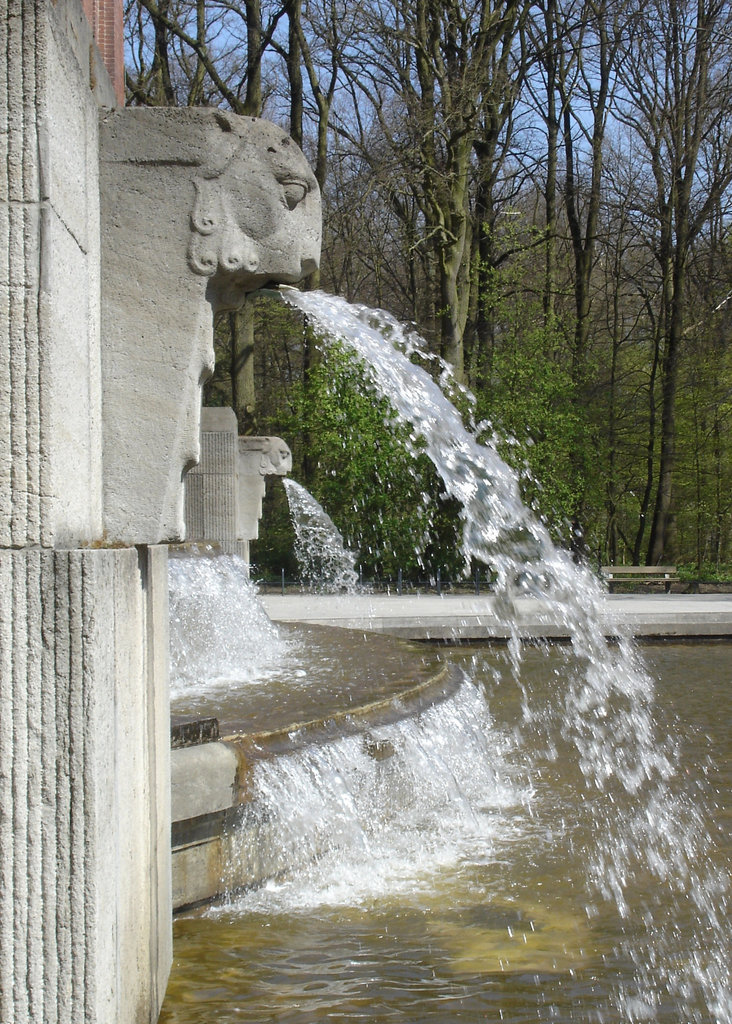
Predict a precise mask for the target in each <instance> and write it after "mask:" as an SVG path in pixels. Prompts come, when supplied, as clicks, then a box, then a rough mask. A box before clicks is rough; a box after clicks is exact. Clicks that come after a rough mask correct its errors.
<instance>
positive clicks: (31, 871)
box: [0, 0, 320, 1024]
mask: <svg viewBox="0 0 732 1024" xmlns="http://www.w3.org/2000/svg"><path fill="white" fill-rule="evenodd" d="M114 104H115V93H114V90H113V88H112V85H111V82H110V80H109V76H108V75H107V72H106V69H105V67H104V64H103V62H102V60H101V58H100V55H99V52H98V50H97V48H96V46H95V43H94V40H93V37H92V34H91V30H90V28H89V24H88V22H87V20H86V18H85V16H84V11H83V7H82V4H81V0H8V2H7V3H6V4H4V5H3V9H2V11H1V12H0V150H1V151H2V159H0V1021H2V1024H31V1022H32V1024H37V1022H43V1024H81V1022H84V1024H141V1022H151V1021H155V1020H156V1019H157V1016H158V1011H159V1007H160V1004H161V1001H162V998H163V995H164V991H165V985H166V980H167V974H168V970H169V965H170V961H171V877H170V764H169V743H170V732H169V706H168V609H167V572H166V569H167V547H166V544H167V542H168V541H177V540H181V539H182V537H183V487H182V477H183V474H184V472H185V471H186V469H188V468H190V466H191V465H193V464H194V463H195V461H196V460H197V458H198V451H199V413H200V388H201V381H202V380H203V379H205V375H206V373H207V372H209V370H210V362H211V359H212V337H213V326H212V312H213V311H215V310H219V309H226V308H230V307H236V305H237V303H239V304H240V303H241V301H242V296H243V295H244V294H245V293H246V292H247V291H250V290H253V289H255V288H257V287H259V286H261V285H262V284H265V283H267V282H269V281H272V280H274V281H282V282H288V283H289V282H294V281H297V280H299V279H300V277H301V276H302V275H303V274H304V273H308V272H310V270H312V269H313V268H314V267H315V266H317V259H318V255H319V240H320V215H319V196H318V191H317V185H316V184H315V181H314V179H313V177H312V173H311V172H310V170H309V168H308V167H307V165H306V163H305V161H304V158H303V157H302V154H301V153H300V152H299V150H297V147H296V146H294V144H291V142H290V140H289V139H288V138H286V137H285V136H284V133H282V131H281V130H279V129H277V128H275V126H273V125H268V124H267V123H266V122H257V121H255V120H254V119H243V118H240V119H236V118H233V117H230V116H229V115H225V114H219V113H218V112H216V111H201V110H199V111H170V110H168V111H133V110H129V111H127V110H115V109H114ZM100 108H102V112H101V116H100ZM242 182H246V184H244V185H242V184H241V183H242Z"/></svg>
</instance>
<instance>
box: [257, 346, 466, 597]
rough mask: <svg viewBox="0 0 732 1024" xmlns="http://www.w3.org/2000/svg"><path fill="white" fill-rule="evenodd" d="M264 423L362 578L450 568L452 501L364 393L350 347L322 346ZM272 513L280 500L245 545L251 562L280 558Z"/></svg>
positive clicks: (454, 552)
mask: <svg viewBox="0 0 732 1024" xmlns="http://www.w3.org/2000/svg"><path fill="white" fill-rule="evenodd" d="M268 426H269V428H270V429H271V430H272V432H276V433H278V434H281V436H283V437H284V438H286V439H287V440H288V442H289V443H290V445H291V447H292V450H293V455H294V466H293V474H292V475H293V477H294V478H295V479H297V480H298V481H300V482H301V483H303V485H304V486H306V487H307V489H308V490H309V491H310V492H311V493H312V495H313V496H314V497H315V498H316V499H317V500H318V501H319V502H320V503H321V505H322V506H323V508H324V509H325V510H326V511H327V512H328V514H329V515H330V516H331V518H332V519H333V522H334V523H335V524H336V526H337V527H338V529H339V530H340V532H341V533H342V535H343V538H344V541H345V543H346V545H347V546H348V547H349V548H350V549H351V550H354V551H357V552H358V561H359V563H360V564H361V566H362V567H363V571H364V575H365V576H366V577H371V576H386V577H395V576H396V574H397V571H398V570H399V569H400V568H401V569H402V570H403V571H404V573H405V574H410V573H415V572H417V571H418V570H419V569H420V568H421V567H422V566H424V568H425V569H426V570H427V571H430V572H432V573H434V572H435V571H436V569H437V568H440V569H442V570H443V572H444V571H445V570H447V571H448V572H450V573H451V574H453V573H455V572H456V571H457V570H458V568H459V565H460V559H459V555H458V515H457V509H456V508H455V506H454V503H452V502H449V501H445V500H443V499H442V498H441V492H442V488H441V485H440V483H439V481H438V480H437V477H436V474H435V471H434V469H433V467H432V464H431V463H430V462H429V460H428V459H427V458H426V456H424V455H423V454H421V453H419V452H414V451H413V450H412V447H411V445H410V442H409V429H408V427H406V426H405V425H403V424H400V423H398V422H397V421H396V420H395V415H394V411H393V409H392V408H391V406H390V404H389V403H388V402H387V401H386V400H385V399H383V398H380V397H378V396H377V395H376V394H375V393H374V391H373V388H372V387H371V386H370V384H369V382H368V377H367V374H366V372H365V371H364V368H363V367H362V366H361V365H360V363H359V362H358V360H357V359H356V358H355V357H354V356H353V355H351V354H350V353H349V352H347V351H345V350H344V349H343V348H341V347H340V346H338V345H331V346H329V348H328V350H327V352H326V353H325V354H324V355H323V356H322V357H321V358H319V359H318V360H317V361H316V362H315V363H314V364H313V365H312V366H311V367H310V369H309V371H308V372H307V374H306V375H305V377H304V378H303V379H302V380H299V381H295V382H293V384H292V387H291V389H290V391H289V396H288V405H287V408H282V409H280V411H279V413H278V415H277V417H276V418H275V419H271V420H270V421H269V422H268ZM270 517H271V518H270ZM282 518H283V513H282V507H281V503H280V506H279V507H278V506H277V504H276V503H275V502H274V501H273V503H272V505H271V506H269V508H268V512H267V516H266V517H265V519H264V522H263V525H262V541H260V542H259V543H258V545H257V548H256V552H255V560H256V562H257V564H258V566H259V567H260V568H261V569H269V570H270V571H274V570H276V569H277V566H278V565H283V564H285V562H284V560H283V559H284V556H285V547H286V545H287V544H291V534H288V532H287V531H286V530H285V529H284V527H283V522H282ZM288 550H289V549H288Z"/></svg>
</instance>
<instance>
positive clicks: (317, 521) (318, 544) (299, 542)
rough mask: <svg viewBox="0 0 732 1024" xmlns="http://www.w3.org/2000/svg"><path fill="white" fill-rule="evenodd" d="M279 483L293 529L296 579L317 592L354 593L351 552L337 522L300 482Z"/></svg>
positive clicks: (356, 578)
mask: <svg viewBox="0 0 732 1024" xmlns="http://www.w3.org/2000/svg"><path fill="white" fill-rule="evenodd" d="M283 483H284V485H285V491H286V493H287V500H288V502H289V505H290V518H291V519H292V525H293V527H294V529H295V557H296V558H297V563H298V565H299V567H300V579H301V580H302V582H303V583H304V585H305V586H306V587H308V588H309V589H310V590H313V591H315V592H317V593H321V594H337V593H342V592H345V593H349V594H352V593H354V592H355V591H356V590H357V588H358V573H357V572H356V569H355V555H354V554H353V552H352V551H349V550H348V549H347V548H346V546H345V544H344V543H343V537H342V536H341V534H340V532H339V531H338V528H337V526H336V525H335V523H334V522H333V520H332V519H331V518H330V516H329V515H328V513H327V512H326V511H325V509H324V508H323V506H322V505H320V504H319V502H317V501H316V500H315V498H314V497H313V496H312V494H310V492H309V491H307V490H306V489H305V488H304V487H303V486H302V485H301V484H298V483H296V482H295V481H294V480H291V479H290V478H289V477H288V478H285V480H284V481H283Z"/></svg>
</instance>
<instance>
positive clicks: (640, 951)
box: [283, 290, 732, 1024]
mask: <svg viewBox="0 0 732 1024" xmlns="http://www.w3.org/2000/svg"><path fill="white" fill-rule="evenodd" d="M283 294H285V298H286V300H287V301H288V302H289V303H290V304H292V305H293V306H295V307H297V308H299V309H301V310H302V311H303V312H304V313H305V314H306V315H307V317H308V318H309V319H310V320H311V322H312V323H313V325H314V326H315V328H316V330H318V331H320V332H322V333H323V335H324V337H325V339H326V340H327V339H328V338H330V337H333V338H337V339H339V340H340V341H341V342H343V343H345V344H346V345H347V346H349V347H350V348H351V349H353V350H354V351H355V352H356V353H357V354H358V355H359V357H360V358H361V359H362V360H363V361H364V363H365V364H366V365H367V367H368V370H369V373H370V375H371V378H372V381H373V383H374V386H375V387H376V389H377V391H379V392H380V393H381V394H382V395H384V396H385V397H388V399H389V401H390V402H391V403H392V405H393V406H394V407H395V409H396V410H397V412H398V413H399V415H400V417H401V418H402V419H403V420H404V421H405V422H407V423H410V424H411V425H412V429H413V435H414V437H415V439H416V438H419V439H420V441H421V443H423V444H424V445H425V449H426V452H427V454H428V455H429V457H430V458H431V460H432V461H433V463H434V465H435V467H436V469H437V471H438V472H439V474H440V476H441V477H442V480H443V482H444V484H445V488H446V490H447V492H448V493H449V494H450V495H452V496H453V497H455V498H457V499H458V501H459V502H460V506H461V509H462V512H461V515H462V524H463V530H462V547H463V554H464V556H465V559H466V563H467V562H468V561H469V560H470V559H471V558H475V559H477V560H478V561H480V562H483V563H485V564H488V565H490V566H491V567H492V568H493V570H494V572H496V574H497V584H496V598H495V600H496V605H497V606H498V607H499V608H500V609H502V611H503V612H508V613H510V609H511V605H512V598H513V596H514V594H516V593H517V592H524V593H528V594H530V595H532V596H533V597H535V598H536V599H537V600H539V601H541V602H544V603H546V604H547V606H550V607H551V611H552V616H553V617H554V618H555V619H559V620H560V621H561V622H563V624H564V625H565V626H566V628H567V630H568V633H569V635H570V637H571V643H572V648H573V654H574V659H573V663H572V665H571V666H570V665H568V667H567V671H566V672H565V673H563V675H562V677H561V679H560V680H558V681H557V686H556V687H555V689H554V692H553V693H552V694H551V697H550V698H549V699H546V700H538V699H537V700H534V694H533V693H532V692H531V690H530V688H529V687H527V688H526V689H525V691H524V712H523V714H524V736H525V738H524V742H525V743H526V744H527V745H528V744H533V745H543V746H544V748H545V749H546V750H547V751H548V752H549V753H551V751H552V749H553V748H554V749H556V747H557V744H558V743H559V742H560V741H561V742H562V743H564V744H566V746H567V749H569V750H571V751H573V752H574V753H573V755H572V756H574V757H576V759H577V762H578V764H579V767H580V768H581V770H582V774H583V777H584V780H585V799H584V800H583V801H582V803H581V807H580V813H581V814H583V815H585V816H586V818H587V821H588V823H589V827H588V828H587V829H585V830H584V831H585V832H589V833H590V834H592V835H594V836H595V837H596V841H593V843H592V844H591V845H588V848H587V850H586V855H585V859H586V865H587V883H588V887H589V893H590V895H589V897H588V898H589V900H590V903H589V904H588V906H589V907H590V911H589V912H592V910H591V906H592V903H593V901H603V900H607V901H612V902H613V903H614V904H615V905H616V906H617V908H618V911H619V913H620V914H621V915H625V916H627V915H628V914H629V908H628V905H627V900H626V892H627V890H628V888H629V886H631V885H632V884H633V883H634V882H635V881H637V880H638V879H639V878H641V877H646V876H648V875H650V876H651V877H652V878H653V879H654V884H655V885H657V886H662V887H664V888H665V890H666V892H667V893H668V892H669V891H670V892H671V893H672V899H673V901H674V906H675V913H674V914H672V915H670V916H669V915H666V917H665V919H660V915H658V914H656V913H655V911H654V907H653V901H652V900H651V901H650V904H649V906H648V907H647V908H646V911H645V915H644V921H643V929H642V934H641V936H640V937H638V935H637V934H636V932H637V930H636V929H634V937H633V940H632V944H631V943H630V940H629V948H628V950H627V951H626V952H627V953H628V955H629V956H630V957H632V960H633V962H634V963H635V967H636V975H637V990H638V991H639V992H641V993H644V996H643V998H642V999H639V998H638V997H637V995H635V996H633V997H632V998H631V997H630V996H627V995H626V994H625V993H623V992H619V994H618V1005H619V1008H620V1011H621V1012H622V1014H623V1015H624V1019H625V1020H627V1021H635V1020H648V1019H652V1018H653V1016H654V1014H655V1012H656V1010H657V1008H658V1007H659V1006H660V1005H661V1004H663V1003H668V1001H669V1000H670V1001H672V1002H675V1004H676V1005H677V1006H678V1012H679V1020H684V1021H685V1022H690V1021H697V1020H699V1021H701V1020H702V1019H706V1018H701V1017H700V1016H699V1015H698V1013H697V1012H696V1011H693V1010H689V1009H687V1008H688V1007H691V1006H692V1005H693V1003H694V1001H695V999H696V998H697V997H698V996H699V995H700V996H701V998H702V1001H703V1002H704V1003H706V1006H707V1009H708V1014H709V1017H710V1019H712V1020H714V1021H716V1022H718V1024H730V1022H732V996H731V995H730V966H729V965H730V959H731V958H730V943H729V937H728V923H727V922H728V909H729V908H728V904H729V872H728V871H727V870H724V869H722V868H715V867H713V866H712V861H711V860H710V859H709V858H708V857H707V856H706V851H705V847H706V846H707V845H708V844H709V843H710V842H711V841H712V840H711V837H710V836H709V834H708V832H707V830H706V828H705V827H704V826H703V824H702V815H701V814H700V812H699V804H700V802H701V801H703V800H704V799H705V796H704V794H701V793H699V794H695V798H694V799H692V798H691V797H690V796H688V795H687V794H685V793H684V792H683V789H682V787H680V786H679V785H678V784H677V783H678V754H677V751H676V748H675V745H674V741H673V737H672V736H667V735H663V734H662V733H661V732H660V730H659V729H658V727H657V725H656V722H655V718H654V704H653V689H654V686H653V681H652V679H651V678H650V676H649V675H648V673H647V672H646V670H645V669H644V667H643V664H642V662H641V661H640V659H639V657H638V655H637V652H636V651H635V649H634V646H633V644H632V642H631V641H630V639H629V637H628V636H627V635H625V634H624V631H623V630H622V629H621V628H620V627H617V628H616V630H615V632H616V633H617V634H618V643H617V644H616V645H615V647H613V648H608V646H607V644H606V641H605V635H604V629H605V628H606V625H607V622H608V619H609V614H608V610H607V607H606V602H605V594H604V591H603V589H602V588H601V586H600V584H599V583H598V582H597V580H596V579H595V577H594V576H593V574H592V573H591V572H590V571H589V569H588V568H587V567H586V566H578V565H576V564H575V563H574V562H573V560H572V558H571V557H570V556H569V554H568V553H567V552H565V551H562V550H560V549H558V548H556V547H555V546H554V544H553V543H552V541H551V539H550V537H549V534H548V531H547V530H546V528H545V526H544V525H543V524H542V523H541V522H540V521H539V520H537V519H536V518H535V517H534V516H533V515H532V513H531V512H530V511H529V510H528V509H527V508H526V506H525V505H524V504H523V502H522V500H521V496H520V488H519V481H518V477H517V475H516V473H515V472H514V471H513V470H512V469H510V467H508V466H507V465H506V464H505V463H504V462H503V461H502V460H501V458H500V457H499V455H498V453H497V452H496V450H495V449H494V448H493V447H491V446H486V445H481V444H479V443H478V441H477V440H476V438H475V436H474V435H473V434H472V433H471V432H469V431H468V430H466V429H465V427H464V425H463V422H462V419H461V417H460V415H459V413H458V412H457V410H456V409H455V407H454V406H453V405H452V403H451V402H450V401H449V400H448V399H447V398H446V397H445V395H444V394H443V392H442V390H441V389H440V387H439V386H438V385H437V384H436V383H435V382H434V381H433V380H432V378H431V377H430V376H429V375H428V374H427V373H426V372H424V371H423V370H422V369H421V368H419V367H417V366H414V365H413V364H412V362H411V361H410V358H409V357H410V355H411V354H412V353H413V352H414V351H415V349H416V348H418V347H419V345H420V344H421V340H420V339H418V338H417V337H416V336H415V335H414V333H413V332H408V331H406V330H405V329H404V328H403V327H402V326H401V325H400V324H399V323H398V322H397V321H396V320H395V319H394V318H393V317H392V316H390V315H389V314H387V313H383V312H381V311H375V310H371V309H368V308H367V307H363V306H351V305H350V304H349V303H347V302H346V301H345V300H343V299H340V298H337V297H334V296H328V295H324V294H323V293H317V292H316V293H313V292H310V293H300V292H295V291H290V290H287V292H286V293H283ZM511 651H512V655H513V657H514V661H515V670H516V675H517V676H518V675H519V673H520V659H521V649H520V643H519V640H518V636H514V639H513V641H512V643H511ZM621 797H622V799H621ZM621 806H622V808H623V810H622V811H620V810H619V807H621ZM680 921H684V922H686V926H685V927H683V928H682V927H680V926H679V924H678V922H680ZM685 1013H686V1014H687V1016H684V1014H685Z"/></svg>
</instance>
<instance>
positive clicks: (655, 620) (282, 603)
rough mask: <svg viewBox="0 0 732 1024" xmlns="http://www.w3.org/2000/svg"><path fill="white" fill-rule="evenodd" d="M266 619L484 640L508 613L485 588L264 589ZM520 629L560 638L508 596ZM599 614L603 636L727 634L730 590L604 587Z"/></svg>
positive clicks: (528, 603)
mask: <svg viewBox="0 0 732 1024" xmlns="http://www.w3.org/2000/svg"><path fill="white" fill-rule="evenodd" d="M262 602H263V604H264V607H265V608H266V610H267V613H268V614H269V616H270V618H272V619H274V620H275V621H278V622H312V623H319V624H321V625H324V626H340V627H341V628H344V629H359V630H368V631H375V632H381V633H389V634H391V635H393V636H401V637H407V638H409V639H415V640H487V639H496V640H500V639H505V638H507V637H508V636H510V635H511V630H510V627H509V625H508V618H507V616H506V615H502V614H501V613H500V611H499V609H498V608H497V607H496V603H495V600H494V598H493V597H492V596H491V595H489V594H486V595H481V596H472V597H471V596H465V595H443V596H442V597H438V596H436V595H435V594H421V595H409V596H406V595H402V596H401V597H399V596H397V595H387V594H354V595H352V594H338V595H330V594H327V595H320V594H301V593H290V594H285V595H284V596H283V595H279V594H264V595H262ZM516 611H517V616H518V623H519V632H520V635H521V636H523V637H525V638H540V637H547V638H553V639H561V638H562V637H566V636H567V635H568V630H567V625H566V623H565V622H563V621H562V615H561V613H556V612H553V611H552V610H551V609H550V608H549V607H548V606H546V605H544V604H543V603H542V602H540V601H538V600H535V599H529V598H520V599H519V600H518V601H517V602H516ZM601 615H602V617H603V619H604V629H605V633H606V634H607V635H608V636H612V635H615V634H616V633H617V632H618V629H619V628H627V629H629V630H630V631H631V632H632V633H633V634H634V635H635V636H637V637H648V638H652V637H655V638H666V639H673V638H675V637H677V638H684V637H728V638H730V639H732V594H650V595H644V594H627V595H626V594H611V595H607V596H606V598H605V601H604V603H603V607H602V610H601Z"/></svg>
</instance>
